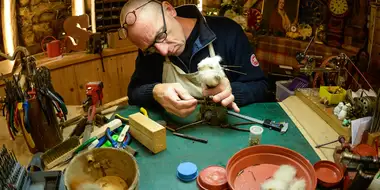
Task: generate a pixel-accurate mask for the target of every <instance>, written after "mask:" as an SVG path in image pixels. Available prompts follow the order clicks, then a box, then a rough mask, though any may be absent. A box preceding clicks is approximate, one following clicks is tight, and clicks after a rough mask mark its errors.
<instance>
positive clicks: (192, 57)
mask: <svg viewBox="0 0 380 190" xmlns="http://www.w3.org/2000/svg"><path fill="white" fill-rule="evenodd" d="M215 39H216V38H214V39H212V40H211V41H210V42H209V43H207V44H206V45H204V46H203V47H202V48H200V49H198V51H196V52H195V53H194V54H193V55H191V57H190V65H191V60H192V59H193V56H194V55H195V54H197V53H198V52H200V51H201V50H202V49H204V48H205V47H208V46H209V45H210V44H211V43H212V42H214V41H215Z"/></svg>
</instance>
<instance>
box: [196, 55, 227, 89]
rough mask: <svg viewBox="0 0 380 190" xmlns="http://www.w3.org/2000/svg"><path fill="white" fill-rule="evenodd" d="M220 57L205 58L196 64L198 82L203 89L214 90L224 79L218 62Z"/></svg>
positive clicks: (220, 59)
mask: <svg viewBox="0 0 380 190" xmlns="http://www.w3.org/2000/svg"><path fill="white" fill-rule="evenodd" d="M221 61H222V58H221V57H220V56H218V55H217V56H214V57H207V58H205V59H203V60H202V61H201V62H199V63H198V73H199V75H198V76H199V81H200V82H201V84H202V87H203V88H206V87H207V88H214V87H216V86H218V84H219V83H220V81H221V80H222V79H223V78H224V77H226V75H225V73H224V71H223V68H222V66H221V65H220V62H221Z"/></svg>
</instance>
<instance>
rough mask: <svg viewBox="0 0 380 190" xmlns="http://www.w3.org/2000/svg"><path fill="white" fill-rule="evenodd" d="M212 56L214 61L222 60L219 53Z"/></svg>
mask: <svg viewBox="0 0 380 190" xmlns="http://www.w3.org/2000/svg"><path fill="white" fill-rule="evenodd" d="M214 58H215V61H217V62H218V63H220V62H221V61H222V57H220V56H219V55H216V56H215V57H214Z"/></svg>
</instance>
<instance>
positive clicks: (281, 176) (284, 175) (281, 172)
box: [273, 165, 297, 183]
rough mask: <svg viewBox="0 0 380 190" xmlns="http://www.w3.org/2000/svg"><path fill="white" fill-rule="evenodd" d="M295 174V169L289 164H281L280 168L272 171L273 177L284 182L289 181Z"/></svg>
mask: <svg viewBox="0 0 380 190" xmlns="http://www.w3.org/2000/svg"><path fill="white" fill-rule="evenodd" d="M296 174H297V170H296V169H295V168H294V167H293V166H290V165H282V166H280V168H279V169H278V170H277V171H276V172H275V173H274V175H273V178H274V179H275V180H281V181H284V182H285V183H290V182H291V181H292V180H293V179H294V177H295V176H296Z"/></svg>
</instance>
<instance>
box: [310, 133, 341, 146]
mask: <svg viewBox="0 0 380 190" xmlns="http://www.w3.org/2000/svg"><path fill="white" fill-rule="evenodd" d="M336 142H340V143H341V144H343V143H344V142H346V139H345V138H344V137H343V136H339V137H338V139H337V140H334V141H331V142H328V143H324V144H320V145H317V146H315V148H320V147H323V146H326V145H329V144H333V143H336Z"/></svg>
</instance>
